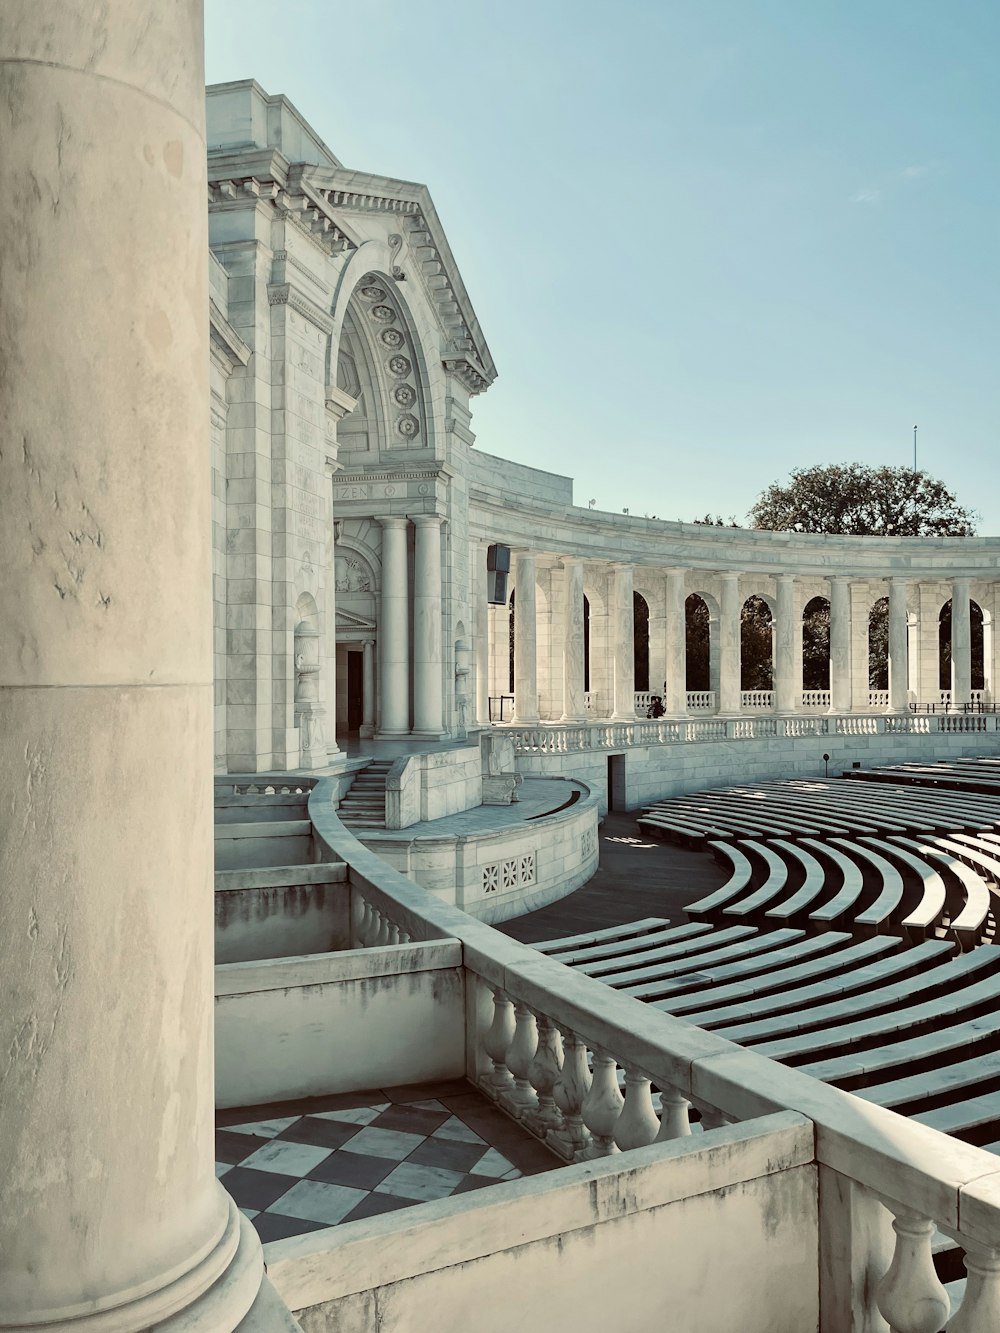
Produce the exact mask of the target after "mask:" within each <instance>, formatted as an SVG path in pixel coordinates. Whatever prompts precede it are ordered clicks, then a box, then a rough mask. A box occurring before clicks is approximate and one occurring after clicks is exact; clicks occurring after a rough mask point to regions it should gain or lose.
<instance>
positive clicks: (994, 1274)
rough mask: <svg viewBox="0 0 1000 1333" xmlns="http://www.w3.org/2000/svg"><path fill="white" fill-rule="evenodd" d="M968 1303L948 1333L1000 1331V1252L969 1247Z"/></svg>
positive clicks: (994, 1332)
mask: <svg viewBox="0 0 1000 1333" xmlns="http://www.w3.org/2000/svg"><path fill="white" fill-rule="evenodd" d="M965 1271H966V1273H967V1274H968V1278H967V1280H966V1284H965V1299H964V1300H963V1301H962V1304H961V1307H960V1308H959V1311H958V1314H957V1315H956V1316H955V1318H954V1319H953V1320H952V1321H951V1323H950V1324H949V1325H948V1333H996V1330H997V1329H998V1328H1000V1250H994V1249H989V1248H987V1247H985V1246H983V1247H980V1246H978V1245H976V1246H966V1251H965Z"/></svg>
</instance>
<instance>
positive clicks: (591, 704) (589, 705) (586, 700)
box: [583, 690, 601, 713]
mask: <svg viewBox="0 0 1000 1333" xmlns="http://www.w3.org/2000/svg"><path fill="white" fill-rule="evenodd" d="M600 700H601V696H600V695H599V694H598V692H597V691H596V690H585V691H584V693H583V711H584V712H585V713H596V712H597V711H598V708H599V705H600Z"/></svg>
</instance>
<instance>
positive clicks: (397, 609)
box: [378, 517, 410, 737]
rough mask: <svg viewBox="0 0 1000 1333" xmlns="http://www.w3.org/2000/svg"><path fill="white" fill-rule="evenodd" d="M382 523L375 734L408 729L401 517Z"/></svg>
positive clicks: (404, 526) (406, 619)
mask: <svg viewBox="0 0 1000 1333" xmlns="http://www.w3.org/2000/svg"><path fill="white" fill-rule="evenodd" d="M378 522H379V523H380V524H381V525H382V597H381V601H380V604H379V621H378V642H379V649H380V652H381V662H380V666H381V670H380V672H379V690H380V698H379V735H380V736H387V737H391V736H408V735H409V733H410V597H409V579H408V572H407V559H406V529H407V523H408V520H407V519H405V518H395V517H393V518H380V519H379V520H378Z"/></svg>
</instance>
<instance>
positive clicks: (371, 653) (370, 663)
mask: <svg viewBox="0 0 1000 1333" xmlns="http://www.w3.org/2000/svg"><path fill="white" fill-rule="evenodd" d="M361 652H362V659H361V691H362V695H361V731H360V735H361V738H362V739H363V740H369V739H371V737H372V736H374V735H375V640H374V639H365V640H363V642H362V644H361Z"/></svg>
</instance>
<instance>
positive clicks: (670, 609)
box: [663, 569, 687, 717]
mask: <svg viewBox="0 0 1000 1333" xmlns="http://www.w3.org/2000/svg"><path fill="white" fill-rule="evenodd" d="M686 585H687V571H686V570H684V569H668V570H667V601H666V615H665V621H666V624H665V629H666V636H667V678H666V680H665V681H664V689H665V697H664V700H663V707H664V711H665V712H666V715H667V717H684V716H685V715H686V713H687V620H686V617H685V602H686V600H687V592H686Z"/></svg>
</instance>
